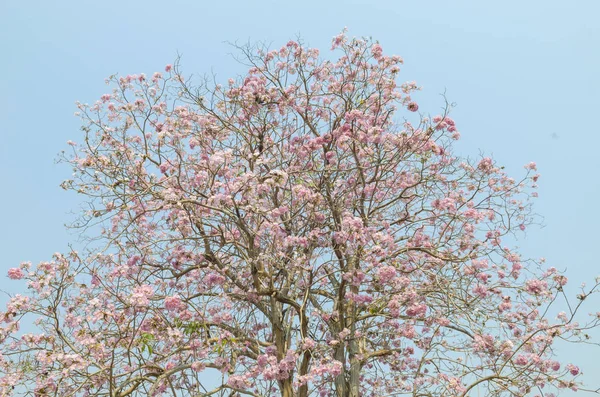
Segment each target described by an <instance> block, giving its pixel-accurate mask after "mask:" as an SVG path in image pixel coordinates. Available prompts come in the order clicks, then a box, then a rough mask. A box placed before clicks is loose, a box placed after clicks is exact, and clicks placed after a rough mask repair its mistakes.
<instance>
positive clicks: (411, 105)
mask: <svg viewBox="0 0 600 397" xmlns="http://www.w3.org/2000/svg"><path fill="white" fill-rule="evenodd" d="M406 108H407V109H408V110H410V111H411V112H416V111H417V110H419V105H417V104H416V103H415V102H409V104H408V105H407V106H406Z"/></svg>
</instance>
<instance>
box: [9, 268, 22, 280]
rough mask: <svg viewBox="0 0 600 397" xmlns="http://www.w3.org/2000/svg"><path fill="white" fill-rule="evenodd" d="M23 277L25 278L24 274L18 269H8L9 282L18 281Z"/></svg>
mask: <svg viewBox="0 0 600 397" xmlns="http://www.w3.org/2000/svg"><path fill="white" fill-rule="evenodd" d="M23 277H25V274H24V273H23V271H22V270H21V269H19V268H18V267H13V268H11V269H8V278H10V279H11V280H20V279H22V278H23Z"/></svg>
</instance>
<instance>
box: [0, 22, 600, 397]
mask: <svg viewBox="0 0 600 397" xmlns="http://www.w3.org/2000/svg"><path fill="white" fill-rule="evenodd" d="M240 50H241V51H242V53H243V55H245V58H244V59H245V62H246V63H248V66H249V71H248V73H247V75H245V76H244V77H242V78H240V79H237V80H233V79H232V80H229V83H228V85H227V86H221V85H218V84H211V83H210V81H209V80H208V79H207V80H205V81H204V82H203V83H200V84H196V85H194V84H192V83H191V82H189V81H186V80H185V79H184V78H183V77H182V75H181V73H180V70H179V67H178V66H177V65H176V66H175V67H174V68H173V67H171V66H167V67H166V71H165V73H155V74H154V75H153V76H152V77H147V76H145V75H132V76H127V77H114V76H113V77H111V78H110V79H109V80H108V83H109V84H111V85H112V91H111V92H110V93H109V94H106V95H103V96H102V98H101V100H99V101H98V102H96V103H95V104H93V105H87V104H80V105H79V108H80V109H81V116H82V118H83V120H84V125H83V127H82V129H83V132H84V137H83V138H82V142H83V143H82V144H79V145H78V144H75V143H73V142H70V144H71V145H72V153H66V154H65V155H64V159H65V161H67V162H68V163H69V164H71V165H72V166H73V171H74V172H73V177H72V179H71V180H68V181H66V182H65V183H64V184H63V187H64V188H65V189H68V190H74V191H76V192H78V193H80V194H83V195H84V196H85V197H86V198H87V199H88V203H89V206H90V207H89V211H86V212H85V213H84V214H82V218H81V220H82V223H81V225H80V226H82V227H88V229H87V230H88V231H89V232H91V233H92V234H93V233H95V232H96V231H98V232H97V233H96V234H95V236H96V238H94V239H93V240H92V241H91V244H90V246H89V249H88V250H87V251H86V252H85V253H77V252H70V253H68V254H65V255H62V254H55V256H54V260H52V261H50V262H43V263H40V264H39V265H38V266H37V267H36V268H33V267H31V265H30V264H28V263H23V264H22V265H21V266H20V267H19V268H13V269H10V270H9V274H8V275H9V277H10V278H11V279H26V280H27V281H28V291H29V294H27V295H15V296H14V297H12V298H11V299H10V301H9V303H8V306H7V309H6V311H5V312H2V313H0V318H1V319H3V325H2V328H1V333H0V342H1V345H0V346H1V347H0V348H1V350H0V351H1V352H2V354H1V355H0V365H1V367H0V368H1V372H2V377H1V379H0V390H1V393H2V395H5V396H6V395H12V393H15V391H17V390H18V392H19V393H21V394H20V395H35V396H46V395H48V396H49V395H52V396H56V395H61V396H109V397H125V396H162V395H165V396H169V395H172V396H242V395H248V396H256V397H258V396H284V397H292V396H295V397H305V396H339V397H358V396H399V395H411V396H468V395H473V393H475V391H480V392H481V391H483V394H484V395H486V396H524V395H526V394H529V393H534V394H535V395H539V396H552V395H553V394H552V392H553V391H554V390H556V388H565V387H570V388H573V389H575V388H576V386H575V385H576V380H575V379H574V377H576V376H577V375H578V373H579V369H578V368H577V367H576V366H574V365H572V364H565V363H562V364H561V363H559V362H558V361H556V360H555V357H554V354H553V350H552V345H553V342H554V341H555V340H557V339H562V340H571V341H585V335H584V333H583V330H585V329H587V328H591V327H595V326H596V325H597V324H598V318H592V319H591V320H590V321H589V322H588V323H586V324H578V323H576V322H575V321H574V316H575V314H576V312H577V309H578V308H579V305H580V304H581V301H583V300H584V299H585V298H586V297H587V296H588V295H589V294H590V293H593V292H594V291H595V290H596V287H595V286H594V287H593V288H592V289H591V290H586V291H582V294H581V295H579V299H580V302H577V304H572V305H570V306H569V311H568V312H567V313H564V312H561V313H559V315H558V317H557V318H554V315H552V316H549V315H547V313H548V308H549V305H550V304H551V303H552V302H553V301H555V300H556V299H557V297H559V296H562V295H564V293H563V290H562V288H563V286H564V285H565V283H566V282H567V279H566V277H565V276H563V275H562V274H559V273H558V272H557V271H556V269H554V268H548V269H544V268H543V265H542V263H541V262H536V261H532V260H525V259H522V258H521V256H520V255H519V254H518V253H517V252H515V251H514V249H512V248H511V247H509V246H510V245H511V244H512V243H514V239H513V236H514V235H515V234H518V233H521V232H522V231H523V230H524V229H525V227H526V226H527V225H529V224H531V223H532V222H534V220H535V219H534V216H533V213H532V212H531V199H532V197H535V195H536V193H535V192H533V190H534V189H535V183H536V181H537V179H538V175H537V174H535V168H536V167H535V164H533V163H531V164H529V165H527V166H526V167H525V168H526V172H525V173H524V174H525V175H524V176H523V178H522V179H520V180H514V179H512V178H510V177H508V176H507V175H506V174H505V173H504V171H503V170H502V167H499V166H497V165H496V163H495V162H494V161H493V160H492V159H491V158H487V157H486V158H481V159H478V160H476V161H470V160H468V159H461V158H459V157H457V156H455V155H454V154H453V153H452V141H453V140H456V139H458V138H459V133H458V131H457V127H456V125H455V122H454V121H453V120H452V119H451V118H450V117H449V116H448V112H447V111H444V112H442V114H440V115H437V116H434V117H425V116H420V115H419V113H418V106H417V104H416V103H415V102H414V101H413V99H412V98H411V93H412V92H413V91H414V90H417V89H418V87H417V85H416V84H415V83H414V82H409V83H404V84H400V85H399V84H398V83H397V76H398V73H399V70H400V65H401V64H402V59H401V58H400V57H398V56H384V55H383V53H382V49H381V47H380V45H379V44H377V43H374V42H372V41H371V40H367V39H349V38H348V37H347V36H346V35H345V34H344V33H343V34H341V35H339V36H337V37H335V38H334V40H333V47H332V50H334V51H335V52H336V53H337V54H339V57H338V58H337V60H335V61H324V60H321V59H320V58H319V53H318V51H317V50H315V49H310V48H306V47H304V46H303V45H302V44H301V43H298V42H294V41H290V42H289V43H287V44H286V45H285V46H283V47H282V48H281V49H279V50H276V51H268V50H259V51H255V50H252V49H250V48H241V49H240ZM24 316H32V318H35V324H36V327H35V328H36V332H37V333H32V334H23V333H22V332H20V331H19V321H20V320H21V319H22V318H23V317H24ZM549 317H552V318H549ZM24 390H27V391H24Z"/></svg>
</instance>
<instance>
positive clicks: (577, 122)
mask: <svg viewBox="0 0 600 397" xmlns="http://www.w3.org/2000/svg"><path fill="white" fill-rule="evenodd" d="M599 15H600V2H599V1H598V0H587V1H584V0H580V1H578V0H571V1H568V0H562V1H556V0H544V1H542V0H528V1H523V0H521V1H515V0H503V1H476V0H471V1H459V0H453V1H441V0H439V1H416V0H413V1H399V0H395V1H392V0H389V1H386V0H377V1H351V0H344V1H342V0H336V1H326V0H319V1H314V0H303V1H283V0H279V1H262V0H261V1H259V0H245V1H244V0H239V1H226V0H222V1H202V0H197V1H193V0H187V1H184V0H172V1H170V2H166V1H163V2H158V1H154V0H131V1H128V0H121V1H114V0H103V1H86V0H77V1H72V0H58V1H48V0H37V1H31V0H12V1H11V0H0V54H1V55H0V59H1V60H0V76H1V77H0V170H1V171H2V174H3V175H2V189H1V194H0V208H1V209H2V222H3V223H2V226H1V227H0V249H1V251H2V260H1V261H0V273H1V274H2V275H1V276H0V287H1V288H2V289H4V290H8V291H13V292H14V291H15V287H13V286H12V285H8V279H7V278H6V277H5V276H4V274H6V270H7V269H8V268H9V267H13V266H16V265H18V263H19V262H21V261H23V260H30V261H32V262H37V261H40V260H46V259H49V258H50V256H51V254H52V253H53V252H56V251H65V250H66V249H67V244H68V243H69V242H70V241H75V240H76V237H77V236H76V235H73V234H72V233H71V234H69V232H67V231H66V230H65V229H64V227H63V224H64V223H65V222H67V221H69V219H72V217H71V216H70V215H69V212H70V211H77V210H78V206H79V205H81V204H82V203H81V202H80V198H79V197H77V196H75V195H74V194H72V193H65V192H64V191H62V190H61V189H60V188H59V186H58V185H59V183H60V182H61V181H62V180H64V179H67V178H68V177H69V174H70V169H69V168H68V167H67V166H65V165H56V164H55V163H54V160H55V159H56V157H57V153H59V152H60V151H61V150H63V149H65V148H66V147H67V145H66V143H65V142H66V141H67V140H69V139H72V140H74V141H78V139H79V138H80V136H81V135H80V131H79V125H80V124H79V120H78V119H77V118H76V117H74V116H73V113H74V111H76V108H75V105H74V102H75V100H80V101H82V102H93V101H95V100H96V99H97V98H98V97H99V96H100V95H101V94H103V93H105V91H106V90H107V88H106V86H105V85H104V78H106V77H107V76H109V75H111V74H114V73H120V74H130V73H131V74H133V73H142V72H144V73H146V74H151V73H152V72H154V71H158V70H162V68H163V67H164V65H165V64H167V63H171V62H172V61H173V60H174V59H175V57H176V55H177V54H178V53H180V54H182V55H183V60H182V65H183V70H184V72H185V73H186V74H190V73H200V74H203V73H206V72H209V73H210V72H211V71H212V72H215V73H216V74H217V77H218V78H219V79H222V80H223V81H224V80H225V79H227V78H229V77H234V76H235V75H236V74H238V73H240V72H241V71H242V68H241V67H240V66H239V65H237V64H236V63H235V61H234V60H233V59H232V57H231V53H232V52H233V51H234V50H233V48H232V47H231V46H229V45H228V44H226V42H235V41H240V42H246V41H248V40H251V41H264V42H267V43H272V44H273V45H274V46H280V45H282V44H283V43H285V42H286V41H287V40H288V39H290V38H294V37H296V35H298V34H300V35H301V36H302V38H303V39H304V41H305V42H307V43H308V44H310V45H311V46H314V47H318V48H320V49H321V50H322V53H323V55H325V56H327V55H328V54H327V51H326V50H328V49H329V47H330V41H331V38H332V36H334V35H335V34H337V33H339V32H340V31H341V30H342V29H343V28H344V27H345V26H347V27H348V28H349V34H350V35H356V36H372V37H374V38H375V39H378V40H379V41H380V42H381V44H382V46H383V48H384V51H385V52H386V53H394V54H398V55H401V56H402V57H403V58H404V60H405V66H404V68H403V70H402V71H401V76H400V78H401V79H403V80H416V81H417V83H418V84H419V85H421V86H422V87H423V91H422V92H420V93H418V94H417V95H416V96H415V97H416V99H417V100H418V102H419V104H420V106H421V110H424V111H430V112H431V113H435V112H437V111H438V110H439V108H440V107H441V106H442V105H443V101H442V98H441V97H440V96H439V94H441V93H443V92H446V96H447V97H448V99H449V100H450V101H451V102H455V103H456V104H457V107H456V109H455V110H454V112H453V118H454V119H455V120H456V122H457V126H458V127H459V130H460V131H461V134H462V139H461V141H460V143H459V144H458V145H457V150H458V152H459V153H462V154H464V155H477V154H478V153H480V152H483V153H486V154H492V155H493V156H494V157H495V158H496V159H497V160H498V161H499V162H500V163H502V164H504V165H506V167H507V169H508V170H509V171H510V173H512V174H513V176H515V177H518V176H520V175H521V174H522V173H523V172H524V170H523V168H522V166H523V164H525V163H528V162H530V161H536V162H537V163H538V168H539V170H540V173H541V175H542V177H541V178H540V190H539V192H540V197H539V199H538V201H537V205H536V207H535V208H536V212H537V213H539V214H541V215H543V216H544V218H545V221H544V223H545V227H544V228H530V229H528V235H527V237H526V238H524V239H521V240H520V241H519V245H520V246H521V251H522V252H524V253H525V254H528V255H530V256H534V257H540V256H543V257H545V258H547V261H548V264H549V265H552V266H555V267H557V268H559V269H565V268H566V269H567V271H568V275H570V278H571V280H573V285H572V286H571V289H570V290H569V292H571V293H572V294H575V293H576V288H575V287H576V286H577V285H578V284H579V283H581V282H582V281H585V280H589V281H592V280H593V278H594V277H595V276H597V275H599V274H600V261H599V259H598V255H597V252H598V248H599V244H600V243H599V242H598V225H599V224H600V212H599V211H598V203H599V201H598V200H599V195H600V176H599V173H598V171H600V167H599V159H600V153H599V150H600V131H599V127H598V124H597V122H596V117H597V116H598V115H600V77H599V75H598V73H599V71H600V23H599V22H598V16H599ZM4 300H5V298H4V297H0V301H4ZM599 302H600V300H596V301H595V302H590V303H592V304H591V305H589V311H597V310H598V307H599V306H600V304H599ZM594 306H595V307H594ZM594 336H595V337H596V338H597V340H598V341H600V332H596V333H595V334H594ZM560 351H561V354H564V355H565V356H566V357H568V359H570V360H573V361H576V362H577V363H579V364H581V367H582V368H583V370H584V372H585V373H586V374H587V376H586V378H587V379H588V380H589V381H590V382H593V381H596V383H597V384H595V386H596V387H600V380H598V377H597V376H594V375H595V374H598V373H600V364H599V362H598V361H597V360H596V359H595V357H597V356H598V353H600V348H598V349H597V350H595V351H594V350H590V349H588V348H575V349H573V348H570V347H569V348H564V349H561V350H560ZM561 395H562V396H569V395H572V394H571V393H568V392H564V393H563V394H561ZM577 395H585V394H584V393H577Z"/></svg>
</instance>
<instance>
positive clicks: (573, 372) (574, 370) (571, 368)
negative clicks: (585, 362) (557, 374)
mask: <svg viewBox="0 0 600 397" xmlns="http://www.w3.org/2000/svg"><path fill="white" fill-rule="evenodd" d="M567 369H568V370H569V372H570V373H571V375H573V376H577V375H578V374H579V367H578V366H576V365H573V364H569V365H567Z"/></svg>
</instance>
